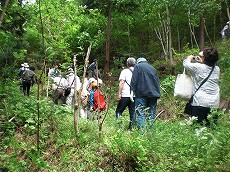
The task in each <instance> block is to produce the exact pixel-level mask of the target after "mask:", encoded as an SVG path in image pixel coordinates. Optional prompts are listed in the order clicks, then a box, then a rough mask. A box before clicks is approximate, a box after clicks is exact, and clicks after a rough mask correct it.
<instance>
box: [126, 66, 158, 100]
mask: <svg viewBox="0 0 230 172" xmlns="http://www.w3.org/2000/svg"><path fill="white" fill-rule="evenodd" d="M130 86H131V90H132V91H133V93H134V95H135V96H136V97H147V98H152V97H155V98H159V97H160V81H159V77H158V74H157V71H156V69H155V68H154V67H153V66H151V65H150V64H148V62H140V63H138V64H136V65H135V67H134V70H133V76H132V80H131V83H130Z"/></svg>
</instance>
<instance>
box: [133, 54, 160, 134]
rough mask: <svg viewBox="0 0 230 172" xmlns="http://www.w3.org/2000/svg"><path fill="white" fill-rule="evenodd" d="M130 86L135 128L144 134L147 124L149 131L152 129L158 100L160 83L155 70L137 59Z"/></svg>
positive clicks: (143, 59)
mask: <svg viewBox="0 0 230 172" xmlns="http://www.w3.org/2000/svg"><path fill="white" fill-rule="evenodd" d="M130 86H131V90H132V91H133V93H134V95H135V99H134V103H135V115H136V123H137V127H138V128H139V129H141V130H142V134H144V133H145V132H146V129H147V127H146V123H147V122H148V123H149V126H150V129H151V128H153V123H154V120H155V116H156V106H157V100H158V98H160V81H159V77H158V73H157V70H156V69H155V68H154V67H153V66H152V65H150V64H149V63H148V62H147V60H146V59H145V58H143V57H140V58H138V59H137V64H136V65H135V67H134V70H133V76H132V80H131V83H130Z"/></svg>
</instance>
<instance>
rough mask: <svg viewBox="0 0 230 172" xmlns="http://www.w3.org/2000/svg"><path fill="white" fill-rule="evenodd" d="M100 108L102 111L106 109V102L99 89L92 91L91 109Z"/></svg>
mask: <svg viewBox="0 0 230 172" xmlns="http://www.w3.org/2000/svg"><path fill="white" fill-rule="evenodd" d="M98 108H99V109H100V111H103V110H105V109H106V102H105V97H104V95H103V94H102V92H101V91H99V90H96V91H95V92H94V105H93V110H97V109H98Z"/></svg>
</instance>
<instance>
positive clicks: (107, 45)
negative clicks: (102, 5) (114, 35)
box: [104, 1, 112, 77]
mask: <svg viewBox="0 0 230 172" xmlns="http://www.w3.org/2000/svg"><path fill="white" fill-rule="evenodd" d="M111 10H112V5H111V1H109V2H108V27H107V40H106V60H105V67H104V76H106V77H108V76H109V62H110V34H111Z"/></svg>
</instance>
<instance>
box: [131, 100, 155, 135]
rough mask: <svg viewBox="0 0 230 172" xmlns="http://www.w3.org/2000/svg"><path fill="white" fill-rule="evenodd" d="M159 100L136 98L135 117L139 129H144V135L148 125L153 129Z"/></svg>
mask: <svg viewBox="0 0 230 172" xmlns="http://www.w3.org/2000/svg"><path fill="white" fill-rule="evenodd" d="M156 106H157V98H155V97H152V98H147V97H136V98H135V115H136V123H137V127H138V129H142V132H143V134H144V133H145V131H146V123H148V125H149V127H150V128H153V122H154V121H153V120H154V119H155V117H156Z"/></svg>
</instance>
